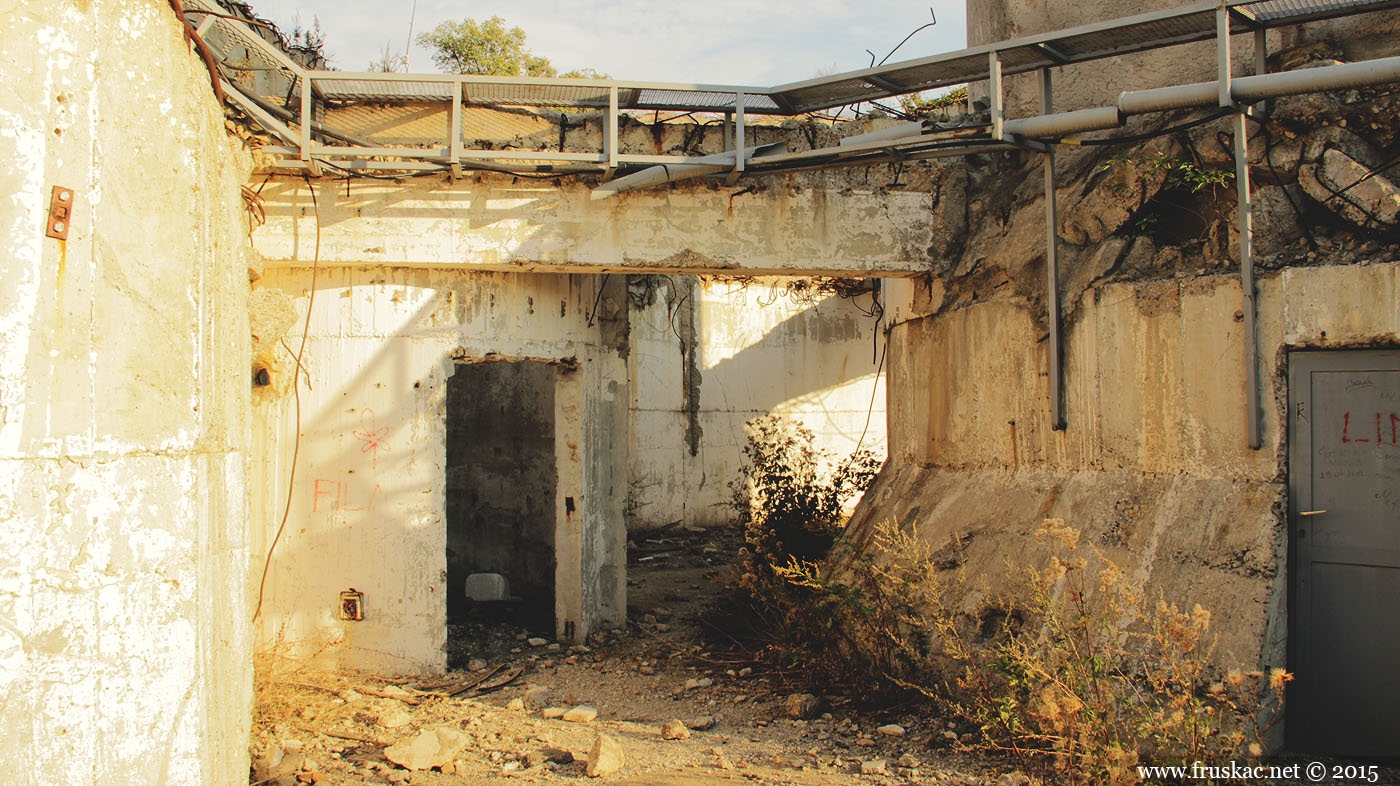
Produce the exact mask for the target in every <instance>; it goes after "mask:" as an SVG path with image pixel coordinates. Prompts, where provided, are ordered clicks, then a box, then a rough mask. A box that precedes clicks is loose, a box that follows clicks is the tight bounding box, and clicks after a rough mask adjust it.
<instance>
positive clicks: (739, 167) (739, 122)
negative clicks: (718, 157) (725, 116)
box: [725, 93, 747, 185]
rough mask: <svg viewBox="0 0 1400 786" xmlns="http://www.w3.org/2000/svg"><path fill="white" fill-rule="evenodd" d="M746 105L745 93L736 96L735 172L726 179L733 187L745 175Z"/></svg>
mask: <svg viewBox="0 0 1400 786" xmlns="http://www.w3.org/2000/svg"><path fill="white" fill-rule="evenodd" d="M744 103H745V96H744V94H743V93H735V94H734V170H733V171H732V172H730V173H729V177H727V178H725V182H726V183H729V184H730V185H733V183H734V181H736V180H738V179H739V176H740V175H742V174H744V145H745V144H747V140H745V139H744Z"/></svg>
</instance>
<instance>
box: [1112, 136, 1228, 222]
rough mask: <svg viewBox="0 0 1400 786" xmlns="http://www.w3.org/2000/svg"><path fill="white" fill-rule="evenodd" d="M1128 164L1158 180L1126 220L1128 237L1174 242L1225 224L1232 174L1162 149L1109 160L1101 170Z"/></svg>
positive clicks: (1121, 155) (1226, 170)
mask: <svg viewBox="0 0 1400 786" xmlns="http://www.w3.org/2000/svg"><path fill="white" fill-rule="evenodd" d="M1127 164H1131V165H1134V166H1136V167H1137V168H1138V169H1139V170H1140V171H1143V172H1145V173H1149V174H1156V175H1158V176H1160V177H1161V178H1162V187H1161V189H1160V190H1158V191H1157V192H1156V193H1155V194H1154V195H1153V196H1152V198H1151V199H1149V200H1148V201H1147V203H1146V204H1145V205H1143V207H1142V209H1141V210H1139V211H1138V213H1137V215H1136V216H1134V218H1133V220H1132V221H1131V222H1129V224H1128V228H1127V231H1128V233H1129V234H1130V235H1132V236H1136V237H1148V238H1152V239H1153V240H1157V241H1161V242H1166V243H1169V244H1177V243H1182V242H1185V241H1188V240H1193V239H1199V238H1202V237H1204V236H1208V235H1210V234H1211V233H1213V232H1215V231H1217V229H1218V228H1219V227H1220V226H1222V225H1223V224H1224V223H1228V221H1227V219H1228V218H1229V213H1230V210H1231V209H1232V207H1233V202H1231V201H1230V200H1229V199H1228V197H1229V195H1230V186H1231V185H1232V183H1233V182H1234V179H1235V173H1234V172H1232V171H1230V170H1228V169H1217V168H1215V167H1210V166H1203V165H1201V164H1197V163H1195V162H1193V161H1189V160H1187V159H1185V158H1181V157H1180V156H1175V155H1172V154H1170V153H1167V152H1164V151H1160V150H1159V151H1157V152H1156V153H1154V154H1153V155H1151V156H1141V155H1132V154H1128V153H1124V154H1120V155H1116V156H1113V157H1112V158H1110V159H1108V160H1107V161H1105V162H1104V163H1103V164H1102V165H1101V166H1100V167H1099V171H1100V172H1105V171H1107V170H1109V169H1112V168H1113V167H1115V166H1123V165H1127Z"/></svg>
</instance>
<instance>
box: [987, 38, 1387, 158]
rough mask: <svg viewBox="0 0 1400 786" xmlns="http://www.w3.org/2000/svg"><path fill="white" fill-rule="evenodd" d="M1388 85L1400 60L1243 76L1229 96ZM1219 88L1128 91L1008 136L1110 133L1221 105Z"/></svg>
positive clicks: (1018, 124)
mask: <svg viewBox="0 0 1400 786" xmlns="http://www.w3.org/2000/svg"><path fill="white" fill-rule="evenodd" d="M1387 82H1400V57H1383V58H1379V59H1376V60H1366V61H1363V62H1360V63H1343V64H1341V65H1331V66H1319V67H1317V68H1304V69H1299V70H1297V71H1284V72H1281V73H1277V74H1259V75H1256V76H1241V77H1237V78H1235V79H1233V80H1231V90H1230V95H1231V97H1232V98H1233V99H1234V100H1235V101H1236V102H1237V103H1240V104H1252V103H1255V102H1258V101H1263V100H1264V99H1266V98H1278V97H1280V96H1288V95H1297V94H1299V93H1317V92H1323V91H1327V90H1344V89H1348V88H1354V87H1365V86H1367V85H1379V84H1385V83H1387ZM1219 84H1220V83H1219V82H1196V83H1194V84H1189V85H1174V86H1172V87H1157V88H1152V89H1150V90H1129V91H1125V92H1123V93H1120V94H1119V95H1118V101H1117V104H1116V105H1115V106H1100V107H1094V108H1092V109H1079V110H1076V111H1074V112H1060V113H1058V114H1054V115H1042V116H1040V117H1028V118H1024V119H1019V120H1008V121H1006V133H1007V134H1015V135H1017V136H1022V137H1031V138H1045V137H1058V136H1064V135H1066V134H1076V133H1083V132H1086V131H1105V130H1108V129H1110V128H1118V127H1119V126H1121V125H1123V120H1124V119H1125V118H1127V117H1128V116H1129V115H1140V114H1144V113H1147V112H1165V111H1168V110H1171V109H1189V108H1191V107H1201V106H1216V105H1217V104H1218V103H1219V98H1220V88H1219Z"/></svg>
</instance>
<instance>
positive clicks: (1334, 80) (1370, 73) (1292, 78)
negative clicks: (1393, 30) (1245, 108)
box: [1232, 57, 1400, 104]
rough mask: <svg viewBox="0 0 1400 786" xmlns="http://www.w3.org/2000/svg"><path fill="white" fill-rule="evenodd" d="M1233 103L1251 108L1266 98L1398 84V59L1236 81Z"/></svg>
mask: <svg viewBox="0 0 1400 786" xmlns="http://www.w3.org/2000/svg"><path fill="white" fill-rule="evenodd" d="M1234 82H1235V85H1234V87H1235V89H1234V90H1233V91H1232V93H1233V95H1234V96H1235V100H1236V101H1238V102H1240V103H1243V104H1251V103H1254V102H1255V101H1262V100H1264V99H1266V98H1278V97H1279V96H1289V95H1297V94H1298V93H1316V92H1321V91H1324V90H1346V89H1349V88H1353V87H1366V86H1367V85H1379V84H1385V83H1387V82H1400V57H1382V58H1378V59H1376V60H1363V61H1361V62H1360V63H1342V64H1341V65H1331V66H1318V67H1317V68H1300V69H1298V70H1297V71H1283V72H1280V73H1277V74H1260V75H1259V76H1241V77H1236V78H1235V80H1234Z"/></svg>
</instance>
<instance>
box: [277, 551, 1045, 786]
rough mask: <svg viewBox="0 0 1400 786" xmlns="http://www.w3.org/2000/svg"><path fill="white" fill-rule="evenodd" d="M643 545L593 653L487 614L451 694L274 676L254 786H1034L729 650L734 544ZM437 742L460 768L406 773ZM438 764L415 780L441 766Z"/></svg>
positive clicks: (922, 731)
mask: <svg viewBox="0 0 1400 786" xmlns="http://www.w3.org/2000/svg"><path fill="white" fill-rule="evenodd" d="M726 537H727V538H728V539H726ZM629 545H630V546H631V548H630V550H629V553H630V555H631V559H630V563H631V564H630V565H629V568H628V572H629V581H628V599H629V602H628V611H629V614H628V616H629V620H628V626H627V629H625V630H622V629H618V630H614V631H608V632H603V633H602V634H600V635H595V636H593V637H591V640H590V643H589V645H588V646H576V647H566V646H562V645H560V644H558V643H555V642H553V641H552V640H551V639H550V638H549V636H548V634H547V633H543V632H541V631H532V630H528V629H524V628H522V627H520V626H519V625H518V624H513V623H512V621H511V620H510V619H509V610H497V611H496V613H495V615H494V616H495V617H496V619H491V617H492V616H493V615H490V614H481V615H478V618H476V619H474V620H472V621H470V622H469V623H468V624H463V625H453V626H451V631H450V635H449V653H448V663H449V668H451V669H453V670H452V671H450V673H449V674H448V675H446V676H445V677H442V678H436V679H429V678H424V679H417V680H407V681H399V680H395V681H390V680H384V679H377V678H375V677H374V676H371V675H366V674H334V675H327V674H317V673H311V672H302V673H295V674H290V675H289V674H286V673H282V674H280V675H279V676H278V677H277V678H275V679H271V678H268V677H266V676H263V677H261V678H260V679H259V691H258V697H257V707H256V712H255V717H254V731H253V741H252V755H253V759H254V768H253V770H254V771H253V773H252V778H251V780H250V783H277V784H279V785H280V786H292V784H295V783H298V782H300V783H320V784H384V783H410V784H415V786H417V785H420V784H421V785H424V786H439V785H440V786H448V785H451V786H459V785H460V784H495V783H509V784H551V785H553V784H570V783H580V784H582V783H590V784H599V783H607V784H630V785H633V786H707V785H709V784H714V786H725V785H726V784H785V785H786V784H796V785H797V786H838V785H844V784H854V783H865V784H967V785H968V786H973V785H975V786H993V785H995V786H1013V785H1014V786H1020V785H1021V784H1025V783H1028V782H1029V779H1028V778H1027V777H1026V776H1024V775H1022V774H1020V773H1018V772H1015V771H1011V770H1010V766H1009V765H1008V764H1004V763H1003V764H998V763H996V762H992V761H988V760H986V759H984V758H981V757H978V756H976V755H973V754H972V753H971V752H970V751H966V750H961V751H960V750H958V748H959V747H960V746H959V745H958V744H957V743H956V740H955V739H953V738H952V737H953V735H952V733H951V732H949V731H948V729H947V727H946V725H944V724H943V723H941V722H940V721H939V719H937V718H932V717H927V716H924V715H920V714H918V713H917V712H915V711H913V710H912V709H910V708H905V709H904V710H903V711H900V710H898V709H895V710H886V711H884V712H879V713H876V712H871V711H868V710H862V709H861V708H859V707H857V703H856V702H855V701H854V700H853V699H852V697H850V696H844V695H842V694H841V693H840V691H839V690H832V691H827V692H822V695H820V696H818V697H816V699H817V701H816V702H815V703H814V702H812V700H811V699H810V698H803V697H802V695H801V694H802V691H803V689H802V688H800V687H798V686H797V685H796V684H795V683H792V682H790V681H789V680H787V679H785V678H784V675H780V674H774V673H768V672H766V671H765V670H764V669H763V668H761V667H760V666H759V665H757V664H755V663H752V662H750V661H749V660H747V659H744V658H742V657H741V656H738V655H735V654H733V653H732V652H725V651H724V649H723V648H721V647H719V646H717V645H716V644H715V638H716V637H715V636H714V634H713V632H712V631H707V626H706V625H705V622H706V620H707V618H708V616H709V615H710V613H711V612H712V610H713V608H714V604H715V603H716V602H717V601H718V600H719V599H720V598H722V593H721V589H722V585H723V583H724V581H725V578H726V576H725V573H726V571H727V570H728V569H729V568H728V562H729V561H730V560H731V559H732V557H733V554H734V553H735V552H736V550H737V543H736V542H735V541H734V539H733V537H732V536H726V535H725V534H723V533H711V534H703V533H684V532H680V533H659V534H654V535H644V536H638V537H637V538H636V539H634V542H633V543H631V544H629ZM502 617H504V619H502ZM721 638H722V637H721ZM517 672H518V674H517ZM512 676H514V678H513V679H510V681H509V682H506V683H505V684H503V685H500V686H499V687H496V684H497V683H500V682H502V681H504V680H506V679H508V678H511V677H512ZM483 679H484V681H482V682H481V683H480V684H479V685H477V686H476V687H474V688H471V687H468V688H466V689H465V690H462V692H460V693H457V695H455V696H453V695H448V694H451V693H454V692H456V691H457V690H458V689H461V688H463V687H464V686H469V685H470V684H471V683H473V682H475V681H477V680H483ZM493 688H494V689H493ZM483 689H485V690H483ZM576 707H585V708H592V709H594V710H596V712H597V715H596V717H594V718H592V719H591V720H579V719H578V717H576V716H582V717H583V718H587V716H588V715H589V712H588V711H587V710H586V709H585V710H583V711H581V712H579V713H575V714H573V715H570V716H569V719H568V720H566V719H564V718H559V717H554V716H557V715H558V714H559V712H560V711H565V710H571V709H574V708H576ZM804 713H805V714H806V716H807V717H794V716H795V715H803V714H804ZM677 721H678V723H677ZM668 722H669V725H668ZM441 727H447V728H448V729H450V730H451V731H449V732H447V735H446V737H443V735H439V734H437V731H436V730H437V729H438V728H441ZM425 732H428V734H429V736H428V737H427V738H426V741H424V740H422V739H420V740H418V742H419V744H420V745H423V746H426V747H425V748H423V749H422V750H424V751H427V749H429V748H435V747H437V748H440V747H441V746H446V747H447V750H446V751H445V752H442V751H439V752H440V756H439V758H447V759H448V761H446V762H444V763H441V764H439V765H438V766H433V767H431V768H428V769H416V770H410V769H406V768H405V767H403V766H401V765H399V764H395V763H394V761H392V759H394V758H400V759H402V758H404V755H403V754H402V753H399V752H398V751H400V750H402V748H401V747H400V748H395V747H393V746H395V745H396V744H399V743H404V742H405V741H413V740H415V739H417V738H419V736H420V735H423V734H424V733H425ZM454 732H455V733H454ZM600 735H601V736H603V737H606V738H610V739H611V740H612V741H615V742H616V744H617V748H618V749H620V752H621V761H622V763H621V767H620V769H618V770H617V771H616V772H615V773H611V774H607V775H602V776H598V777H590V776H589V769H590V767H589V760H590V758H591V757H593V756H594V755H595V745H597V744H598V743H597V741H598V739H599V737H600ZM668 737H676V739H668ZM430 743H431V744H430ZM458 746H460V750H456V751H454V750H453V749H454V748H456V747H458ZM427 753H428V754H429V755H428V756H427V758H424V759H422V760H420V761H417V762H410V764H415V763H416V764H424V763H426V762H428V761H430V760H431V759H432V756H431V753H432V751H427ZM598 758H599V759H600V762H599V763H600V765H601V766H603V767H604V768H605V769H607V768H609V763H610V762H613V759H612V757H610V756H609V755H607V753H606V752H604V753H602V754H600V755H599V756H598Z"/></svg>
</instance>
